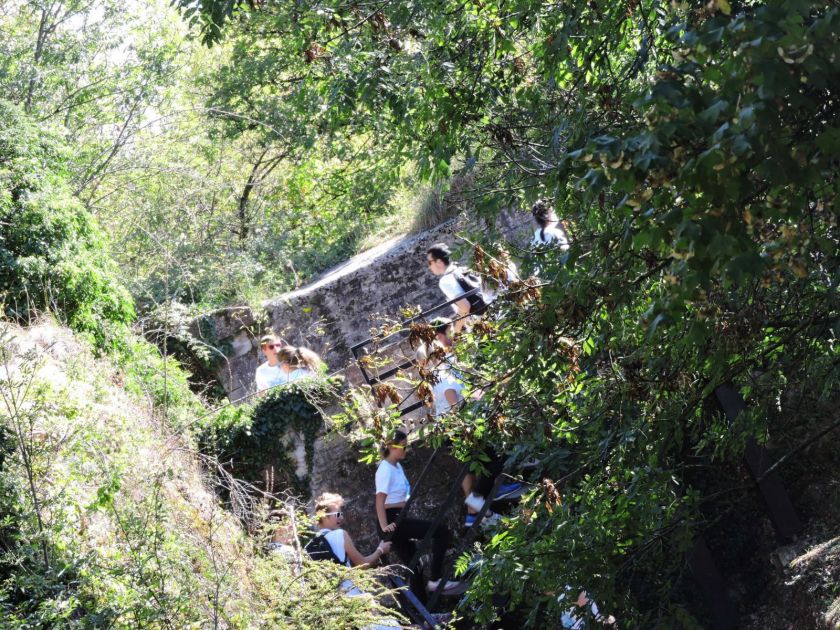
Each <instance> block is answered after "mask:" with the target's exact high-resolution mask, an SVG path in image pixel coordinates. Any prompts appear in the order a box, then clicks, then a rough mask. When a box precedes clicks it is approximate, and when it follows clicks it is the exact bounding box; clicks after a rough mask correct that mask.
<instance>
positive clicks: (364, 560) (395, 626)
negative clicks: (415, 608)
mask: <svg viewBox="0 0 840 630" xmlns="http://www.w3.org/2000/svg"><path fill="white" fill-rule="evenodd" d="M315 517H316V518H317V519H318V527H319V531H318V533H317V534H316V535H317V536H323V537H324V539H325V540H326V541H327V543H328V544H329V546H330V549H332V553H333V555H334V556H335V559H336V560H338V562H339V563H341V564H344V565H346V566H348V567H351V566H352V567H361V568H365V569H368V568H370V567H372V566H374V565H376V564H378V563H379V559H380V558H381V557H382V556H384V555H385V554H386V553H388V552H389V551H390V550H391V543H389V542H386V541H382V542H380V543H379V546H378V547H377V548H376V549H375V550H374V552H373V553H371V554H370V555H367V556H363V555H362V554H361V552H360V551H359V550H358V549H356V545H355V544H353V539H352V538H351V537H350V534H348V533H347V532H346V531H344V530H343V529H341V526H342V525H343V524H344V497H342V496H341V495H340V494H333V493H332V492H324V493H323V494H322V495H321V496H319V497H318V498H317V499H316V500H315ZM340 588H341V591H342V592H343V593H344V594H345V595H347V596H348V597H361V596H364V595H365V594H366V593H365V592H364V591H363V590H362V589H360V588H359V587H358V586H356V585H355V584H353V582H352V581H350V580H344V581H342V583H341V587H340ZM401 627H402V626H400V624H399V623H398V622H397V621H396V620H394V619H390V618H384V619H380V620H378V621H377V622H376V623H373V624H369V625H367V626H365V627H364V628H362V630H399V628H401Z"/></svg>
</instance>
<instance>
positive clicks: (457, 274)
mask: <svg viewBox="0 0 840 630" xmlns="http://www.w3.org/2000/svg"><path fill="white" fill-rule="evenodd" d="M451 255H452V251H451V250H450V249H449V246H447V245H446V243H436V244H434V245H432V246H431V247H430V248H429V249H428V250H427V251H426V264H427V265H428V266H429V271H431V272H432V273H433V274H434V275H436V276H439V277H440V280H439V281H438V286H440V290H441V291H442V292H443V294H444V295H445V296H446V299H447V300H454V299H456V298H459V297H461V296H465V297H464V298H463V299H461V300H458V301H457V302H455V303H454V304H453V305H452V308H453V309H454V310H455V313H456V314H457V315H458V318H457V319H456V320H455V321H454V328H455V332H460V331H461V329H462V328H463V327H464V323H465V322H466V318H467V317H468V316H469V315H480V314H481V313H483V312H484V311H485V310H486V309H487V305H488V301H487V300H486V299H485V296H484V294H483V293H482V289H481V278H479V277H478V276H477V275H476V274H475V273H474V272H473V271H471V270H469V269H463V268H461V267H460V266H458V265H457V264H455V263H453V262H451V261H450V257H451ZM473 290H475V292H474V293H472V294H471V295H466V294H467V293H470V292H471V291H473Z"/></svg>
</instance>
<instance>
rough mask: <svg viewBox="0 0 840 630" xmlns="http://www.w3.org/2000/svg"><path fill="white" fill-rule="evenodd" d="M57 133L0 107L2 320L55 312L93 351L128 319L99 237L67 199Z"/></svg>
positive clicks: (125, 296)
mask: <svg viewBox="0 0 840 630" xmlns="http://www.w3.org/2000/svg"><path fill="white" fill-rule="evenodd" d="M68 157H69V156H68V152H67V150H66V146H65V145H64V144H63V143H62V141H61V139H60V137H59V136H58V134H57V133H56V132H55V131H53V130H51V129H45V128H44V127H43V126H39V125H37V124H35V123H33V122H32V121H30V120H29V119H28V117H26V116H25V114H24V113H23V111H22V110H21V109H20V108H19V107H17V106H15V105H13V104H12V103H9V102H8V101H0V303H2V304H3V305H4V310H5V315H6V316H9V317H13V318H16V319H26V318H28V317H29V316H30V314H33V313H38V312H45V311H47V310H52V311H54V312H60V313H62V314H63V316H64V317H66V319H67V322H68V324H69V325H70V326H72V327H73V328H74V329H76V330H78V331H80V332H84V333H86V334H88V335H89V336H90V337H91V338H92V340H93V341H94V342H95V343H96V344H97V345H99V346H106V345H109V344H112V343H113V342H114V337H115V336H116V335H117V334H118V333H119V332H121V331H122V330H124V327H125V325H126V324H128V323H129V322H131V320H132V319H133V318H134V306H133V302H132V299H131V296H130V295H129V293H128V292H127V291H126V290H125V289H124V288H123V287H122V286H120V284H119V282H118V281H117V279H116V278H117V274H116V268H115V265H114V263H113V261H112V260H111V259H110V258H109V256H108V252H107V249H106V246H105V237H104V235H103V234H102V232H101V231H100V230H99V228H98V226H97V224H96V222H95V220H94V219H93V217H92V216H91V215H90V213H89V212H88V211H87V210H86V209H85V208H84V206H83V205H82V204H81V203H80V202H79V200H78V199H77V198H76V197H74V196H73V194H72V191H71V189H70V187H69V185H68V181H67V159H68Z"/></svg>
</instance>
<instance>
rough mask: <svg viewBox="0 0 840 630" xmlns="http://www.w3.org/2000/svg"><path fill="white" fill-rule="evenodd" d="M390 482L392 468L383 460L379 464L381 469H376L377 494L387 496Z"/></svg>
mask: <svg viewBox="0 0 840 630" xmlns="http://www.w3.org/2000/svg"><path fill="white" fill-rule="evenodd" d="M390 481H391V467H390V466H389V465H388V463H387V462H386V461H384V460H383V461H381V462H379V468H377V469H376V494H379V493H380V492H381V493H382V494H384V495H386V496H387V494H388V485H389V483H390Z"/></svg>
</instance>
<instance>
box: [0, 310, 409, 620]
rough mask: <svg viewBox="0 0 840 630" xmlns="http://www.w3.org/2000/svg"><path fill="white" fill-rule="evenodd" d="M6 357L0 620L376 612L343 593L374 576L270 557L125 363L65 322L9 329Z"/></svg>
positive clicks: (370, 585) (1, 383)
mask: <svg viewBox="0 0 840 630" xmlns="http://www.w3.org/2000/svg"><path fill="white" fill-rule="evenodd" d="M46 340H48V341H49V342H51V344H52V345H50V347H49V350H48V351H46V352H43V351H41V350H38V349H37V348H38V345H39V344H41V343H43V342H44V341H46ZM124 347H128V346H127V345H126V346H124ZM124 361H128V359H124ZM0 365H2V369H0V377H1V378H0V436H3V439H2V442H0V448H2V450H0V627H2V628H4V629H5V628H9V629H17V628H19V629H21V630H23V629H24V628H54V627H62V628H91V627H106V626H107V627H112V628H126V629H127V628H158V627H167V628H187V627H204V626H208V627H210V626H213V625H216V624H218V625H220V626H221V625H224V626H225V627H229V628H242V629H245V628H253V627H258V626H261V625H265V624H266V623H268V624H269V625H270V626H271V627H278V628H299V627H310V626H311V625H312V624H320V625H328V623H329V624H331V625H333V626H335V627H363V626H364V625H366V624H369V623H371V621H372V620H373V619H374V618H376V617H381V616H382V614H383V610H382V608H381V606H380V605H379V604H378V603H377V602H376V601H374V600H373V599H372V598H371V597H360V598H355V599H352V600H350V599H347V600H345V599H344V598H343V597H342V596H341V595H340V592H339V590H338V585H339V584H340V583H341V582H342V581H343V580H344V579H345V578H348V577H350V578H352V579H353V580H354V582H355V583H356V584H357V585H359V586H360V587H362V588H364V589H366V590H367V591H368V592H371V593H380V592H381V590H382V589H381V587H379V586H378V585H377V584H376V580H375V575H374V574H373V572H362V571H349V570H347V569H346V568H344V567H339V566H337V565H333V564H332V563H315V562H308V561H304V562H303V564H302V567H301V568H300V570H299V569H298V568H297V567H296V566H295V565H294V564H291V563H289V562H286V561H284V560H281V559H280V558H277V557H273V556H264V555H263V554H261V553H260V549H259V542H260V541H259V539H257V538H252V537H250V536H248V535H247V534H246V533H245V532H244V531H243V530H242V528H241V527H240V525H239V523H238V521H236V519H235V518H234V517H233V516H232V515H231V514H230V513H229V512H227V511H226V510H224V509H223V508H222V506H221V505H220V503H219V501H218V498H217V497H216V496H215V495H213V494H212V492H210V491H209V490H208V485H209V484H208V483H207V481H208V480H207V478H206V477H205V474H206V472H205V471H203V470H202V469H201V468H200V466H199V462H198V460H197V457H196V454H195V453H194V452H193V451H192V450H191V448H190V438H189V435H188V434H186V433H184V432H180V433H177V434H174V433H173V431H172V427H171V426H167V425H164V424H161V423H160V422H159V415H158V414H156V413H155V412H156V411H159V410H156V409H155V408H154V407H153V406H151V405H150V404H149V402H150V401H148V399H147V396H145V395H141V396H136V397H135V396H130V395H129V396H127V395H126V393H125V392H123V391H122V389H121V388H120V387H118V386H117V383H119V382H120V381H121V380H122V378H124V374H122V373H121V372H120V371H118V370H116V369H114V367H112V366H111V365H109V364H108V363H106V362H105V361H104V360H102V359H99V360H95V359H94V358H93V356H92V355H91V353H90V351H89V350H88V349H87V348H86V347H85V345H84V344H82V343H79V342H78V341H77V340H76V339H74V338H73V337H72V335H70V333H69V332H68V331H67V330H66V329H60V328H58V327H56V326H52V325H48V324H41V325H39V326H38V327H37V328H36V329H33V330H32V331H28V330H24V329H20V328H17V327H15V326H9V327H4V328H3V329H2V330H0ZM132 378H134V377H128V380H131V379H132ZM176 401H177V399H176V398H174V397H173V398H171V399H170V401H169V405H170V407H171V406H173V405H175V404H177V402H176ZM173 447H174V448H173ZM205 461H210V460H205ZM392 616H393V615H392ZM328 620H329V622H328Z"/></svg>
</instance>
